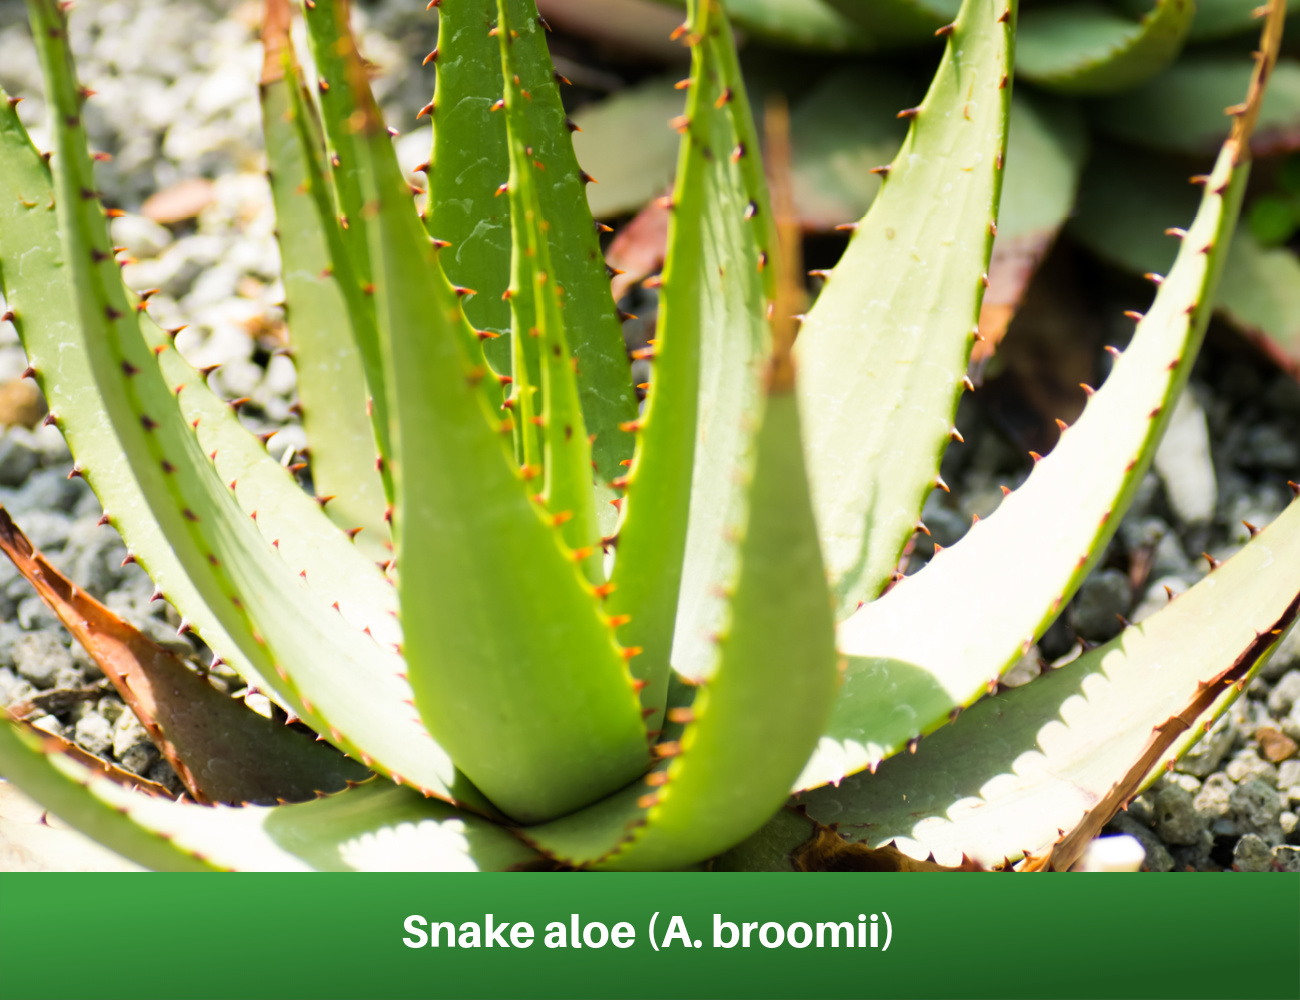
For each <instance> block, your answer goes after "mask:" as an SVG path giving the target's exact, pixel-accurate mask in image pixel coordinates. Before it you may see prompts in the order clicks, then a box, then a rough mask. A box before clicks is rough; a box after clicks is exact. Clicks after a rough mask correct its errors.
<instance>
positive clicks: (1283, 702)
mask: <svg viewBox="0 0 1300 1000" xmlns="http://www.w3.org/2000/svg"><path fill="white" fill-rule="evenodd" d="M1297 701H1300V670H1288V671H1287V672H1286V673H1285V674H1284V675H1282V677H1281V678H1279V679H1278V682H1277V683H1276V684H1274V685H1273V690H1272V691H1271V692H1270V693H1269V696H1268V710H1269V712H1271V713H1272V714H1273V715H1275V716H1276V717H1277V718H1279V719H1280V718H1282V716H1284V715H1286V714H1287V713H1288V712H1289V711H1291V706H1292V705H1294V704H1295V703H1296V702H1297Z"/></svg>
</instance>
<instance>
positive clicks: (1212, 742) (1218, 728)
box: [1174, 715, 1236, 778]
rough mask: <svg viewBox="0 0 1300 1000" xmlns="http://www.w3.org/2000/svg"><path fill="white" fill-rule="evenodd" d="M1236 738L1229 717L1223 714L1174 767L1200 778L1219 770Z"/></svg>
mask: <svg viewBox="0 0 1300 1000" xmlns="http://www.w3.org/2000/svg"><path fill="white" fill-rule="evenodd" d="M1235 740H1236V735H1235V734H1234V733H1233V731H1232V726H1231V724H1230V722H1229V720H1228V717H1227V716H1226V715H1225V716H1222V717H1220V719H1219V720H1218V722H1216V723H1215V724H1214V727H1213V728H1212V729H1211V730H1210V731H1209V732H1208V733H1206V734H1205V735H1204V736H1202V737H1201V738H1200V739H1199V740H1197V742H1196V745H1195V746H1193V747H1192V749H1191V751H1190V752H1188V753H1187V754H1186V755H1185V756H1184V757H1183V759H1182V760H1180V761H1178V762H1177V763H1176V764H1175V765H1174V768H1175V769H1176V770H1179V771H1182V772H1183V773H1184V774H1194V775H1196V776H1197V777H1198V778H1204V777H1206V776H1207V775H1212V774H1213V773H1214V772H1215V771H1216V770H1218V767H1219V763H1220V762H1221V761H1222V760H1223V758H1224V757H1225V756H1227V753H1228V751H1229V750H1231V749H1232V744H1233V742H1234V741H1235Z"/></svg>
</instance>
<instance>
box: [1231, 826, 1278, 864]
mask: <svg viewBox="0 0 1300 1000" xmlns="http://www.w3.org/2000/svg"><path fill="white" fill-rule="evenodd" d="M1232 866H1233V867H1234V868H1235V869H1236V870H1237V871H1239V872H1269V871H1272V870H1273V851H1272V849H1271V848H1270V847H1269V846H1268V844H1266V843H1264V841H1263V840H1262V839H1260V838H1259V837H1257V836H1255V834H1253V833H1248V834H1246V835H1245V836H1244V837H1242V838H1241V839H1240V840H1239V841H1237V846H1236V847H1235V848H1234V849H1233V851H1232Z"/></svg>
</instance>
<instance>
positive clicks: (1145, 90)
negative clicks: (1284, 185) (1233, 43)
mask: <svg viewBox="0 0 1300 1000" xmlns="http://www.w3.org/2000/svg"><path fill="white" fill-rule="evenodd" d="M1249 80H1250V63H1249V61H1247V60H1245V59H1242V58H1241V57H1240V56H1216V55H1210V56H1206V55H1200V54H1193V55H1188V56H1186V57H1185V58H1183V59H1180V60H1179V61H1178V62H1176V63H1175V64H1174V65H1173V66H1172V67H1171V68H1170V69H1169V70H1168V71H1167V72H1164V73H1161V74H1160V75H1159V76H1157V77H1155V78H1154V79H1153V80H1151V81H1150V82H1149V83H1147V84H1145V85H1143V86H1141V87H1139V88H1137V89H1136V90H1133V91H1130V92H1128V93H1126V94H1124V95H1123V96H1122V97H1114V98H1107V99H1105V100H1100V101H1095V102H1089V104H1088V105H1087V109H1088V116H1089V120H1090V121H1091V122H1092V123H1093V125H1094V126H1095V127H1096V128H1097V129H1098V130H1099V131H1102V132H1106V133H1107V134H1109V135H1112V136H1115V137H1116V138H1119V139H1123V140H1124V141H1125V142H1129V143H1133V144H1134V145H1137V146H1145V147H1148V148H1151V149H1159V150H1166V151H1168V152H1173V153H1189V154H1192V155H1201V154H1205V153H1210V152H1212V151H1213V150H1215V149H1218V147H1219V144H1220V143H1221V142H1223V140H1224V139H1225V138H1226V137H1227V135H1228V129H1229V127H1230V126H1231V125H1232V119H1231V118H1230V117H1228V116H1226V115H1225V114H1224V109H1225V108H1227V107H1228V106H1230V105H1233V104H1236V103H1237V101H1239V100H1240V99H1241V95H1242V94H1243V93H1244V92H1245V89H1246V84H1247V82H1248V81H1249ZM1250 148H1251V152H1252V153H1254V154H1255V155H1256V156H1273V155H1275V154H1277V153H1284V152H1289V151H1291V150H1295V149H1300V61H1297V60H1295V59H1280V60H1278V64H1277V66H1276V67H1275V68H1274V70H1273V75H1272V76H1271V77H1270V78H1269V81H1268V92H1267V93H1266V94H1265V95H1264V105H1263V107H1262V108H1261V109H1260V114H1259V123H1258V124H1257V125H1256V127H1255V134H1254V135H1253V136H1251V140H1250Z"/></svg>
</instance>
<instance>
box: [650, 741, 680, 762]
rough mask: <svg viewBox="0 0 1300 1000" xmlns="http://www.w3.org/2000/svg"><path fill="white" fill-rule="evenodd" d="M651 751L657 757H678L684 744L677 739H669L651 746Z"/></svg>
mask: <svg viewBox="0 0 1300 1000" xmlns="http://www.w3.org/2000/svg"><path fill="white" fill-rule="evenodd" d="M650 752H651V753H652V754H654V755H655V756H656V757H660V758H663V757H676V756H677V755H678V754H679V753H681V752H682V745H681V744H680V743H678V742H677V741H676V740H669V741H668V742H667V743H659V744H656V745H655V746H653V747H651V748H650Z"/></svg>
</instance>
